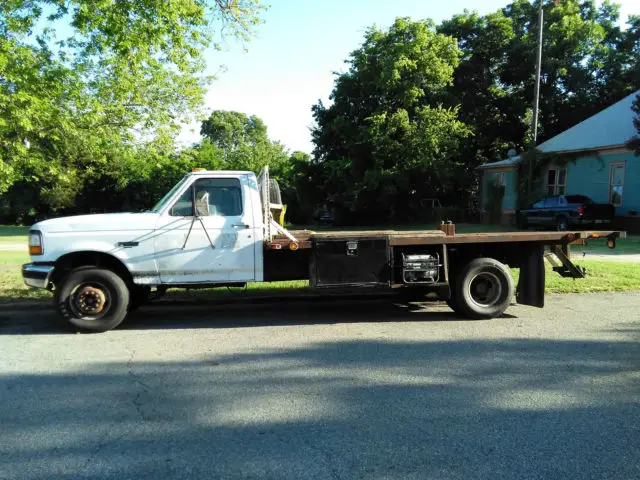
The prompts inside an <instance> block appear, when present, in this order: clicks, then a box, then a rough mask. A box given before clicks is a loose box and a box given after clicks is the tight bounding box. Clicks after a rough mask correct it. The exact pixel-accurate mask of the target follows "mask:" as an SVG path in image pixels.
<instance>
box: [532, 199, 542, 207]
mask: <svg viewBox="0 0 640 480" xmlns="http://www.w3.org/2000/svg"><path fill="white" fill-rule="evenodd" d="M531 207H532V208H544V200H540V201H539V202H536V203H534V204H533V205H531Z"/></svg>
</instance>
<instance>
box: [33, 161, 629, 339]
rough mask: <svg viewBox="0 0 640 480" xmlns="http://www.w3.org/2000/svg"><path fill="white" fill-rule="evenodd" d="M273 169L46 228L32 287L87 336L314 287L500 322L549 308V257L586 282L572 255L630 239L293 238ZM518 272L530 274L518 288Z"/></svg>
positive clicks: (570, 235)
mask: <svg viewBox="0 0 640 480" xmlns="http://www.w3.org/2000/svg"><path fill="white" fill-rule="evenodd" d="M281 208H282V205H281V202H280V200H279V189H278V187H277V183H276V182H275V181H273V180H270V178H269V172H268V169H264V170H263V171H262V172H261V174H260V175H259V176H258V177H256V175H255V174H254V173H252V172H235V171H206V170H200V169H196V170H195V171H193V172H191V173H189V174H187V175H185V177H184V178H183V179H182V180H180V181H179V182H178V183H177V184H176V185H175V186H174V187H173V188H172V189H171V190H170V191H169V192H168V193H167V194H166V195H165V196H164V197H163V198H162V199H161V200H160V201H159V202H158V203H157V204H156V205H155V207H154V208H153V209H151V210H149V211H147V212H142V213H115V214H95V215H82V216H72V217H64V218H56V219H50V220H45V221H42V222H39V223H36V224H35V225H33V227H32V228H31V230H30V233H29V252H30V255H31V263H29V264H26V265H23V267H22V275H23V278H24V282H25V283H26V284H27V285H29V286H32V287H36V288H46V289H48V290H51V291H52V292H53V294H54V304H55V308H56V309H57V311H58V313H59V315H60V316H61V317H62V318H63V319H65V320H66V321H67V322H68V323H69V324H71V325H72V326H73V327H75V328H76V329H79V330H86V331H94V332H103V331H107V330H110V329H113V328H115V327H117V326H118V325H119V324H120V323H121V322H122V321H123V320H124V319H125V318H126V316H127V314H128V312H129V311H130V310H131V309H132V308H134V307H135V306H137V305H139V304H141V303H143V302H144V301H145V300H146V299H147V298H148V297H149V295H150V294H151V292H152V291H153V292H163V291H165V290H166V289H168V288H198V287H218V286H241V285H245V284H246V283H247V282H271V281H280V280H301V279H302V280H309V283H310V288H312V289H318V290H321V289H322V290H325V291H326V292H327V293H329V292H336V291H344V290H347V289H349V290H354V289H355V290H357V291H364V290H366V291H367V292H372V293H374V294H375V293H376V292H385V293H388V292H393V291H398V292H403V293H409V294H410V295H411V296H414V297H415V298H422V297H423V296H425V295H426V294H428V293H435V294H437V296H438V298H440V299H442V300H444V301H447V303H448V304H449V305H450V306H451V308H453V310H455V311H456V312H457V313H459V314H460V315H462V316H465V317H469V318H491V317H496V316H500V315H501V314H502V313H504V311H505V310H506V309H507V308H508V306H509V305H510V303H511V301H512V299H513V297H514V294H515V295H516V298H517V301H518V302H519V303H521V304H526V305H532V306H537V307H543V305H544V278H545V269H544V256H545V255H548V250H549V249H550V250H551V252H552V253H554V254H555V255H556V258H557V259H559V260H558V262H557V264H556V266H555V267H554V270H556V271H557V272H558V273H559V274H561V275H564V276H570V277H574V278H580V277H582V276H584V275H585V271H584V269H582V268H580V267H578V266H576V265H574V264H573V263H572V262H571V260H570V256H569V247H568V246H569V244H572V243H576V242H581V241H584V240H585V239H588V238H601V239H605V240H606V241H607V243H608V245H609V247H611V248H614V247H615V241H616V238H618V237H620V236H623V235H624V232H616V231H598V232H586V231H575V232H573V231H570V232H567V231H564V232H507V233H476V234H456V233H455V226H454V225H451V224H447V225H443V226H442V228H441V229H439V230H423V231H410V232H405V231H388V230H373V231H357V232H356V231H352V232H349V231H335V232H325V233H315V232H311V231H306V230H305V231H287V230H286V229H285V228H283V227H282V226H281V225H279V224H278V223H277V222H275V221H274V215H277V212H278V211H280V209H281ZM506 265H509V266H510V267H515V268H519V269H520V270H521V273H520V280H519V283H518V286H517V288H516V287H515V286H514V282H513V279H512V277H511V275H510V272H509V269H508V268H507V266H506Z"/></svg>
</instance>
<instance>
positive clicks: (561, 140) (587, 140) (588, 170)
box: [478, 90, 640, 231]
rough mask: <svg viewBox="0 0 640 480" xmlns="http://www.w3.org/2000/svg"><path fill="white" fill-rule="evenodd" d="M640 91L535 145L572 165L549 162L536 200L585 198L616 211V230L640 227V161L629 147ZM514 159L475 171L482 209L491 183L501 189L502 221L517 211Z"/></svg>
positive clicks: (507, 219) (633, 132)
mask: <svg viewBox="0 0 640 480" xmlns="http://www.w3.org/2000/svg"><path fill="white" fill-rule="evenodd" d="M638 94H640V90H638V91H637V92H635V93H633V94H631V95H629V96H627V97H625V98H623V99H622V100H620V101H619V102H617V103H615V104H613V105H611V106H610V107H608V108H606V109H604V110H602V111H601V112H599V113H597V114H596V115H593V116H592V117H589V118H588V119H586V120H584V121H583V122H581V123H579V124H577V125H575V126H573V127H571V128H570V129H568V130H565V131H564V132H562V133H560V134H559V135H556V136H555V137H553V138H551V139H549V140H547V141H546V142H544V143H542V144H540V145H538V147H537V148H538V150H539V151H541V152H544V153H555V154H558V155H561V156H563V155H565V154H566V155H567V157H569V156H570V157H571V161H568V162H562V165H554V164H550V165H548V166H547V167H545V169H544V170H543V171H542V173H541V175H542V178H540V180H541V183H542V192H540V196H541V197H542V196H552V195H572V194H573V195H578V194H580V195H586V196H588V197H590V198H591V199H592V200H593V201H594V202H597V203H612V204H613V205H614V206H615V207H616V215H617V218H616V222H617V223H618V227H617V228H625V229H626V230H630V231H631V230H637V229H638V228H640V157H638V156H636V155H635V154H634V152H633V151H631V150H630V149H629V148H627V146H626V144H627V142H628V141H629V140H630V139H631V138H632V137H634V136H635V135H636V134H637V132H636V130H635V127H634V125H633V118H634V115H635V114H634V112H633V111H632V110H631V106H632V103H633V101H634V99H635V97H636V96H637V95H638ZM520 161H521V158H520V156H518V155H515V156H512V157H511V158H508V159H506V160H502V161H499V162H494V163H486V164H484V165H481V166H480V167H478V170H479V171H480V174H481V182H480V198H481V199H482V205H486V204H487V202H488V201H489V195H490V194H489V191H490V188H491V185H492V184H494V185H501V186H504V196H503V198H502V221H503V223H510V222H511V221H513V218H514V216H515V211H516V208H517V197H518V196H517V184H518V181H517V180H518V177H517V167H518V164H519V162H520Z"/></svg>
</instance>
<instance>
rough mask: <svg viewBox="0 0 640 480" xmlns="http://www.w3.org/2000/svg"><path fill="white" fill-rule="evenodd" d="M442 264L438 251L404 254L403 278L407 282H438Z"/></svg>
mask: <svg viewBox="0 0 640 480" xmlns="http://www.w3.org/2000/svg"><path fill="white" fill-rule="evenodd" d="M441 266H442V265H440V256H439V255H438V254H437V253H433V254H410V255H406V254H403V255H402V280H403V281H404V282H405V283H437V282H438V280H439V279H440V267H441Z"/></svg>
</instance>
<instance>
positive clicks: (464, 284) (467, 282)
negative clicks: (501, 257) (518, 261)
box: [451, 258, 514, 319]
mask: <svg viewBox="0 0 640 480" xmlns="http://www.w3.org/2000/svg"><path fill="white" fill-rule="evenodd" d="M513 293H514V286H513V278H511V273H510V272H509V269H508V268H507V267H506V266H505V265H504V264H502V263H500V262H498V261H497V260H494V259H493V258H476V259H475V260H472V261H471V262H469V264H468V265H467V266H466V267H464V269H463V270H462V272H461V273H460V275H459V276H458V279H457V281H456V288H455V292H454V295H453V298H454V299H455V302H456V303H455V304H454V305H455V306H456V308H458V309H459V313H463V314H465V315H466V316H468V317H470V318H474V319H483V318H493V317H499V316H500V315H502V314H503V313H504V312H505V310H506V309H507V308H509V305H510V304H511V299H512V298H513ZM451 308H454V307H453V306H452V307H451ZM454 310H455V311H458V310H456V309H455V308H454Z"/></svg>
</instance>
